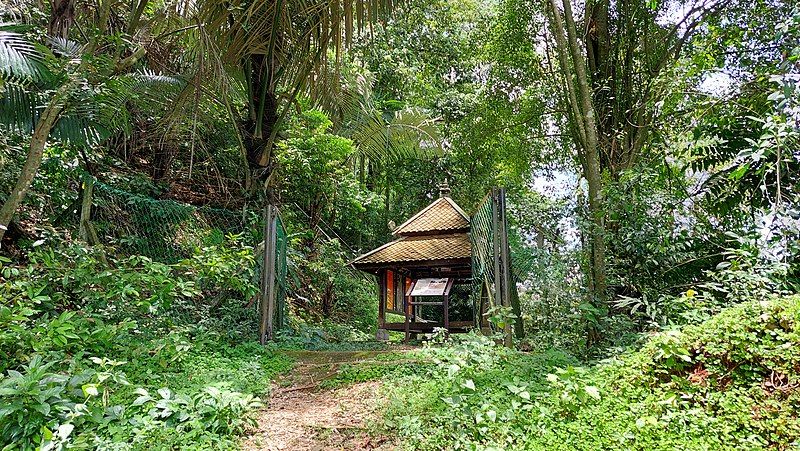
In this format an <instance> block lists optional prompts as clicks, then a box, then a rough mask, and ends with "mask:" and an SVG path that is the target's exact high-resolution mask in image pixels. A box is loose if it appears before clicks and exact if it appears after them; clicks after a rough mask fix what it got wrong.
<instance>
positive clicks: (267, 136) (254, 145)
mask: <svg viewBox="0 0 800 451" xmlns="http://www.w3.org/2000/svg"><path fill="white" fill-rule="evenodd" d="M248 66H249V72H250V73H249V80H250V84H251V86H250V89H249V104H250V114H249V116H248V118H247V120H246V121H245V124H244V127H243V129H244V130H245V136H244V140H243V142H244V146H245V149H246V150H247V161H248V163H249V164H250V168H251V169H263V168H268V167H269V166H270V163H271V161H272V147H273V146H274V142H273V141H274V135H275V127H276V126H277V124H278V96H277V95H276V93H275V90H274V83H273V81H272V80H271V76H270V74H271V73H272V71H273V70H274V68H272V67H271V66H270V64H269V63H268V62H267V60H266V57H265V55H252V56H251V57H250V62H249V65H248ZM267 175H268V174H267Z"/></svg>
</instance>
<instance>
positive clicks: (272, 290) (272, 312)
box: [267, 205, 278, 340]
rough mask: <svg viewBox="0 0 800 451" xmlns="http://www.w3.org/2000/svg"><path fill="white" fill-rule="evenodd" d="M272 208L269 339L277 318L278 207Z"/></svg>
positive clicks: (268, 297)
mask: <svg viewBox="0 0 800 451" xmlns="http://www.w3.org/2000/svg"><path fill="white" fill-rule="evenodd" d="M270 209H272V215H271V216H272V224H271V226H270V229H271V230H270V235H269V239H270V251H271V253H270V259H269V266H268V268H269V279H268V280H267V339H268V340H272V338H273V332H274V322H273V320H274V318H275V280H276V279H277V277H276V275H275V260H276V254H277V252H276V250H277V247H278V246H277V245H278V214H277V213H278V212H277V207H274V206H272V205H270Z"/></svg>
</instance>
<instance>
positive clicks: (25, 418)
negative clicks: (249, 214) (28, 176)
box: [0, 237, 293, 450]
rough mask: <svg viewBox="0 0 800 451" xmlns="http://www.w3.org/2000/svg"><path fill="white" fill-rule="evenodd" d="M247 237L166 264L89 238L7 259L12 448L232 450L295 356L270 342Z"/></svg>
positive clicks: (4, 354) (8, 433)
mask: <svg viewBox="0 0 800 451" xmlns="http://www.w3.org/2000/svg"><path fill="white" fill-rule="evenodd" d="M242 248H243V247H242V245H241V243H239V242H238V241H237V239H236V237H229V238H228V239H227V240H226V242H225V243H220V244H215V245H209V246H206V247H203V248H198V249H197V250H196V253H195V255H193V256H192V258H190V259H187V260H184V261H181V262H178V263H176V264H171V265H166V264H163V263H159V262H155V261H152V260H149V259H147V258H144V257H138V256H134V257H119V258H117V257H114V256H113V255H111V254H110V253H108V254H107V255H105V256H103V255H101V254H100V253H99V251H97V250H91V249H87V248H85V247H82V246H79V245H67V246H59V247H52V248H45V247H42V248H39V249H34V250H33V251H32V252H31V253H30V254H29V256H28V260H27V261H26V262H25V263H24V264H11V263H10V262H9V261H7V260H6V261H2V262H0V449H3V450H5V449H8V450H12V449H14V450H16V449H20V450H34V449H42V450H58V449H115V450H128V449H132V450H139V449H141V450H144V449H148V450H149V449H159V450H160V449H165V450H166V449H169V450H173V449H230V448H237V446H238V445H237V443H238V436H239V435H241V434H242V433H243V432H244V431H245V429H246V428H247V427H249V426H250V425H252V424H254V421H255V420H254V413H255V412H256V411H257V410H258V409H259V408H261V407H262V406H263V403H262V399H263V398H264V397H265V396H266V395H267V394H268V391H269V386H270V381H271V380H272V379H273V378H275V376H276V375H278V374H279V373H282V372H285V371H287V370H289V369H290V368H291V367H292V365H293V359H292V358H291V357H289V356H287V355H285V354H284V353H281V352H279V351H277V350H275V349H270V348H266V347H263V346H261V345H259V344H258V343H257V342H256V341H255V339H256V337H255V333H254V332H255V331H257V330H258V327H257V320H256V315H255V311H254V310H253V309H248V308H246V307H245V306H246V299H249V298H250V296H251V295H252V293H253V292H254V289H255V287H254V286H253V285H252V282H251V281H252V280H257V279H254V278H253V277H252V274H250V273H249V271H250V270H251V269H250V268H252V264H251V263H252V262H251V257H249V255H250V254H251V253H250V252H248V250H247V248H244V251H242Z"/></svg>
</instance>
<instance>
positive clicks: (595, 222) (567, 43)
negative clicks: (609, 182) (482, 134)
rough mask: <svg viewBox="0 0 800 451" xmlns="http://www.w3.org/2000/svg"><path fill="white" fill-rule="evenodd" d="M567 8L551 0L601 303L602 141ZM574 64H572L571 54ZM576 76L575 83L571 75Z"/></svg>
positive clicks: (593, 274) (595, 293) (597, 299)
mask: <svg viewBox="0 0 800 451" xmlns="http://www.w3.org/2000/svg"><path fill="white" fill-rule="evenodd" d="M562 6H563V8H564V16H563V20H562V17H561V12H560V11H559V9H558V6H557V4H556V0H550V7H551V9H552V14H553V16H552V22H551V26H552V28H553V36H554V37H555V40H556V46H557V51H558V54H559V55H558V56H559V63H560V65H561V71H562V75H563V77H564V80H565V83H566V85H567V101H568V103H569V105H570V107H571V108H570V110H571V111H572V113H573V122H574V124H575V130H576V135H577V136H576V138H577V141H578V142H577V144H578V149H579V153H580V154H581V155H580V156H581V162H582V163H583V164H582V166H583V173H584V174H583V175H584V177H585V178H586V181H587V183H588V188H589V189H588V191H589V192H588V198H589V199H588V200H589V216H590V219H591V224H592V230H591V231H590V234H589V236H590V238H591V279H592V283H591V284H590V286H592V288H593V290H592V291H593V293H592V295H593V297H594V301H595V302H596V303H597V304H599V305H600V306H603V307H604V306H605V301H606V296H607V294H606V291H607V281H606V264H605V260H606V256H605V254H606V249H605V220H604V208H603V202H604V201H603V197H602V192H603V181H602V176H601V169H600V142H599V137H598V130H597V120H596V115H595V109H594V104H593V97H592V91H591V89H590V88H589V77H588V75H587V73H586V59H585V57H584V56H583V54H582V52H581V48H580V45H579V43H578V34H577V30H576V26H575V19H574V17H573V14H572V7H571V5H570V2H569V0H562ZM565 35H566V36H565ZM570 56H571V58H572V64H571V65H570V64H569V57H570ZM573 76H574V78H575V83H574V84H573V82H572V78H573Z"/></svg>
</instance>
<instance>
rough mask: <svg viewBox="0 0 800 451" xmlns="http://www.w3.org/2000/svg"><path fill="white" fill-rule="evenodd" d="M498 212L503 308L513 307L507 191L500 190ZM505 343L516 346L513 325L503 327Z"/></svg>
mask: <svg viewBox="0 0 800 451" xmlns="http://www.w3.org/2000/svg"><path fill="white" fill-rule="evenodd" d="M497 204H498V205H497V211H498V228H497V229H495V234H499V235H500V240H499V244H500V254H501V255H500V256H501V259H502V265H501V271H502V274H501V277H500V280H501V282H500V283H501V287H502V288H501V289H500V291H502V293H503V296H502V299H503V307H506V308H510V307H511V283H512V279H511V262H510V260H509V246H508V228H507V226H506V190H505V189H503V188H500V189H499V190H498V196H497ZM503 335H504V343H505V346H506V347H508V348H511V347H513V346H514V340H513V336H512V331H511V323H510V322H506V323H505V326H504V327H503Z"/></svg>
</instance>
